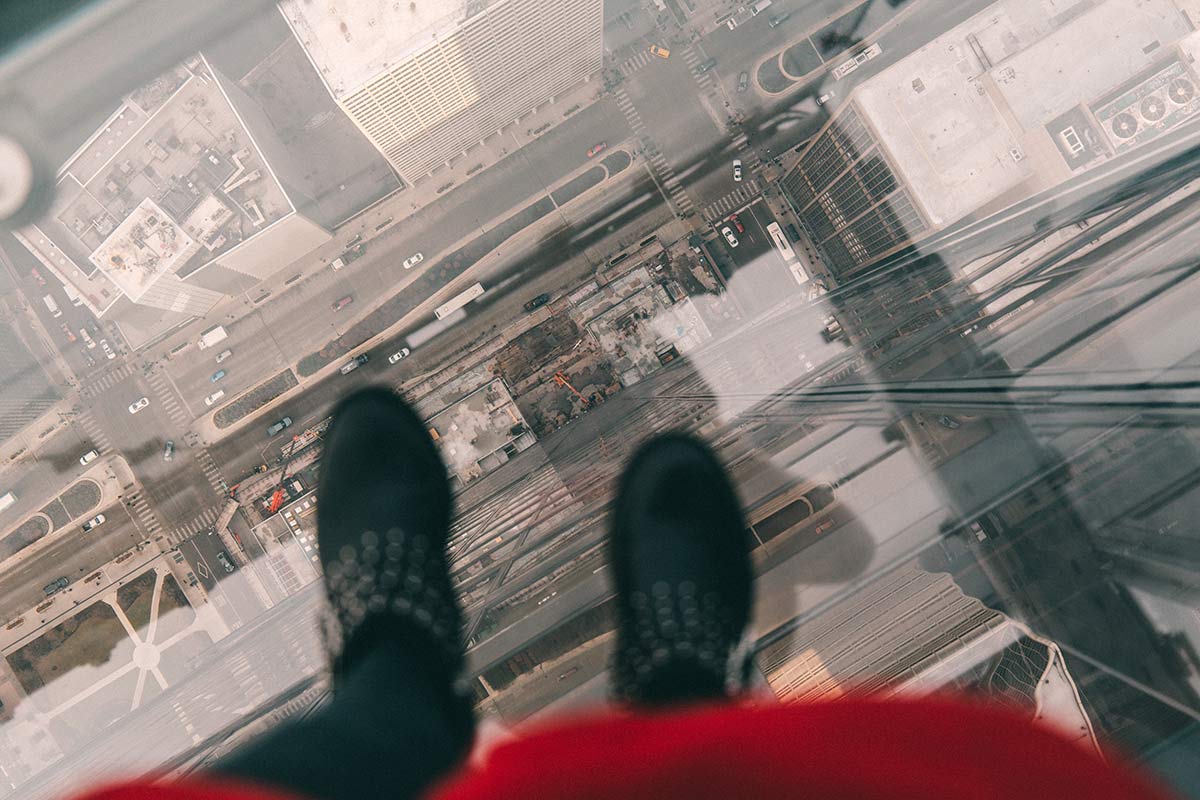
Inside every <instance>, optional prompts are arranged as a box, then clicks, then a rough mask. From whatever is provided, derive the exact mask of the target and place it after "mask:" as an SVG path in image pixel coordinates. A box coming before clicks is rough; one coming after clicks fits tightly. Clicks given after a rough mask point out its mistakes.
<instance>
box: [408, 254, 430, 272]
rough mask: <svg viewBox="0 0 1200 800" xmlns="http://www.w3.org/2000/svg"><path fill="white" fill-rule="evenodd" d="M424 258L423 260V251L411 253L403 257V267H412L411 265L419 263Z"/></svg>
mask: <svg viewBox="0 0 1200 800" xmlns="http://www.w3.org/2000/svg"><path fill="white" fill-rule="evenodd" d="M424 260H425V254H424V253H413V254H412V255H411V256H409V257H408V258H406V259H404V268H405V269H412V268H413V267H415V266H416V265H417V264H420V263H421V262H422V261H424Z"/></svg>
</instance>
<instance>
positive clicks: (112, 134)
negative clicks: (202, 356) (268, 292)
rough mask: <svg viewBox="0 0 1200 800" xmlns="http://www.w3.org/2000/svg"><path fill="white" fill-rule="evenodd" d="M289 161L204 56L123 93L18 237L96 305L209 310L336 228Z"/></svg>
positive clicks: (259, 117)
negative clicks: (314, 215) (314, 206)
mask: <svg viewBox="0 0 1200 800" xmlns="http://www.w3.org/2000/svg"><path fill="white" fill-rule="evenodd" d="M294 172H295V168H294V166H293V165H291V164H290V163H289V159H288V158H287V157H286V154H285V153H284V152H283V147H282V145H280V144H279V142H278V140H277V138H276V137H275V134H274V132H273V131H272V130H271V127H270V126H269V125H268V124H267V122H266V120H265V118H264V115H263V113H262V111H261V109H259V108H258V106H257V105H256V104H255V103H254V102H253V101H252V100H250V98H248V97H247V96H246V95H245V93H244V92H242V90H241V89H239V88H238V87H237V86H236V85H235V84H234V83H233V82H232V81H230V80H229V79H228V78H226V77H225V76H223V75H221V74H220V72H218V71H217V70H215V69H213V68H212V67H211V66H210V65H209V64H208V62H207V61H206V60H205V59H204V57H203V56H196V57H194V58H192V59H190V60H189V61H188V62H187V63H186V64H184V65H181V66H180V67H178V68H176V69H174V70H172V71H171V72H169V73H166V74H164V75H161V76H159V77H158V78H156V79H155V80H154V81H152V82H150V83H148V84H146V85H145V86H142V87H140V88H139V89H137V90H136V91H134V92H132V93H130V95H129V96H127V97H125V98H124V99H123V100H122V102H121V105H120V106H119V107H118V108H117V110H116V111H114V112H113V114H112V115H111V116H110V117H109V118H108V120H107V121H106V122H105V124H104V125H103V126H102V127H101V128H100V129H99V130H97V131H96V132H95V133H94V134H93V135H92V136H91V137H90V138H89V139H88V140H87V141H86V142H85V143H84V144H83V145H82V146H81V147H80V148H79V149H78V150H77V151H76V152H75V153H74V154H73V155H72V156H71V158H70V159H68V160H67V163H65V164H64V165H63V166H62V167H61V169H60V170H59V174H58V180H57V184H56V186H55V195H54V201H53V203H52V205H51V208H50V210H49V211H48V213H46V214H45V215H43V217H42V218H41V219H39V220H38V221H37V222H36V223H35V224H33V225H30V226H28V227H26V228H24V229H23V230H21V231H20V232H19V233H18V238H20V239H21V241H22V242H23V243H24V244H25V245H26V247H28V248H29V250H30V251H31V252H32V253H33V254H34V255H35V256H37V257H38V259H39V260H40V261H41V262H42V263H43V264H44V265H45V266H46V267H47V268H48V269H49V270H50V271H51V272H53V273H54V274H55V275H56V276H57V277H58V278H59V279H61V280H62V281H63V282H64V284H65V285H69V286H72V287H74V288H75V289H76V290H78V292H79V294H80V296H81V297H82V298H83V299H84V301H85V303H86V304H87V305H88V306H89V307H90V308H91V309H92V310H93V311H94V312H95V313H96V314H99V315H103V314H109V315H112V314H113V311H112V310H113V309H114V306H117V304H118V303H120V302H122V301H127V302H129V303H132V304H133V305H134V306H142V307H148V308H150V309H158V310H161V311H163V312H170V313H174V314H178V315H184V316H203V315H204V314H206V313H207V312H208V311H209V310H210V309H211V308H212V307H213V306H214V305H216V304H217V303H218V302H219V301H220V300H221V299H222V298H223V297H225V296H227V295H230V294H234V293H236V292H238V291H243V290H245V289H246V288H248V287H249V286H252V285H254V284H256V283H258V282H259V281H261V280H262V279H264V278H266V277H267V276H269V275H270V274H272V273H274V272H276V271H277V270H280V269H283V268H284V267H286V266H287V265H288V264H289V263H291V262H292V261H295V260H296V259H297V258H300V257H301V256H303V255H305V254H307V253H308V252H310V251H311V250H312V249H313V248H315V247H317V246H318V245H320V244H322V243H323V242H326V241H328V240H329V239H330V238H331V237H330V234H329V232H328V231H326V230H325V229H324V228H322V227H321V226H320V225H318V224H317V223H316V222H314V221H313V220H312V219H310V218H309V217H308V216H306V215H305V213H304V210H305V208H306V206H307V205H308V204H309V203H311V200H310V199H309V198H307V197H305V196H304V195H303V193H302V192H299V191H297V190H296V188H295V187H296V186H299V185H301V182H300V181H299V180H295V179H289V173H294ZM117 308H118V309H119V306H117ZM145 310H146V308H143V311H145ZM118 316H121V315H120V314H118ZM125 316H127V315H125ZM142 316H145V315H144V314H143V315H142ZM174 321H175V322H178V321H179V319H178V318H176V319H175V320H174ZM170 322H171V320H169V319H168V320H164V321H163V324H169V323H170Z"/></svg>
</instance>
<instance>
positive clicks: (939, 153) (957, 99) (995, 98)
mask: <svg viewBox="0 0 1200 800" xmlns="http://www.w3.org/2000/svg"><path fill="white" fill-rule="evenodd" d="M1190 32H1191V26H1190V23H1189V22H1188V21H1187V19H1186V18H1185V17H1184V16H1183V15H1182V14H1181V13H1180V12H1179V10H1178V9H1177V8H1176V6H1175V4H1174V3H1173V2H1172V0H1048V1H1043V0H1000V2H997V3H995V4H993V5H992V6H989V7H988V8H987V9H985V10H984V11H982V12H980V13H979V14H976V15H975V16H973V17H971V18H970V19H968V20H967V21H965V22H963V23H961V24H959V25H957V26H955V27H954V28H952V29H950V30H949V31H947V32H946V33H944V34H942V35H941V36H939V37H937V38H936V39H934V40H933V41H931V42H929V43H928V44H926V45H925V46H924V47H922V48H920V49H918V50H916V51H914V52H913V53H911V54H910V55H908V56H906V57H904V58H902V59H900V60H899V61H897V62H896V63H895V64H893V65H891V66H890V67H888V68H886V69H884V70H882V71H881V72H880V73H879V74H877V75H875V76H873V77H872V78H870V79H868V80H866V81H864V82H863V83H862V84H860V85H859V86H858V87H857V88H856V89H855V92H854V95H853V97H854V102H855V106H856V107H857V109H858V111H859V113H860V115H861V117H862V118H863V119H864V120H865V121H866V122H867V124H868V125H869V126H870V127H871V128H873V129H874V133H875V135H876V137H877V138H878V139H879V141H881V142H882V143H883V145H884V148H885V149H886V150H887V152H888V155H889V160H890V162H891V163H892V166H893V168H894V169H895V171H896V172H897V173H898V174H899V175H901V176H902V177H903V178H904V180H905V181H906V183H907V184H908V185H909V187H910V188H911V189H912V195H913V197H914V199H915V201H916V202H917V203H918V205H919V206H920V208H921V210H922V211H923V212H924V213H925V215H926V216H927V217H928V218H929V221H930V223H931V224H932V225H933V226H934V227H938V226H941V225H945V224H949V223H951V222H954V221H956V220H958V219H961V218H962V217H964V216H966V215H967V214H970V213H971V212H973V211H975V210H977V209H979V208H981V207H982V206H984V205H985V204H987V203H988V202H990V201H992V200H995V199H997V198H1001V197H1002V196H1004V195H1005V194H1006V193H1008V192H1010V190H1013V189H1015V188H1016V187H1018V186H1020V185H1022V184H1024V183H1025V182H1027V181H1034V182H1040V181H1042V180H1045V179H1052V176H1050V175H1048V165H1049V164H1050V162H1048V161H1047V160H1045V158H1044V153H1045V152H1046V150H1047V148H1050V150H1053V147H1054V145H1052V144H1049V142H1050V135H1048V134H1047V130H1048V129H1049V128H1055V129H1056V130H1058V129H1061V128H1063V127H1065V126H1066V125H1068V124H1071V123H1073V122H1074V124H1075V127H1076V128H1077V129H1078V128H1082V127H1083V125H1084V124H1085V123H1084V122H1083V121H1075V120H1074V116H1081V115H1082V112H1079V111H1077V108H1078V107H1079V106H1080V105H1081V104H1088V103H1093V102H1096V101H1097V100H1098V99H1100V97H1101V96H1102V95H1104V94H1105V93H1106V92H1111V91H1113V90H1115V89H1116V88H1118V87H1119V86H1121V85H1122V84H1124V83H1125V82H1128V81H1130V80H1132V79H1133V78H1135V76H1138V75H1139V74H1141V73H1144V72H1146V71H1147V70H1152V69H1153V68H1154V67H1155V65H1162V64H1165V63H1167V62H1170V61H1171V60H1176V61H1177V60H1178V54H1177V53H1178V51H1177V50H1176V49H1175V45H1176V44H1177V43H1179V42H1180V41H1181V40H1183V39H1184V37H1186V36H1187V35H1188V34H1189V33H1190ZM1188 111H1189V113H1190V108H1189V109H1188ZM1176 116H1178V115H1176ZM1175 121H1176V120H1175V119H1172V120H1171V122H1172V123H1174V122H1175ZM1159 127H1161V126H1159ZM1094 140H1095V137H1092V138H1090V139H1089V140H1088V142H1087V145H1088V147H1089V151H1088V152H1089V153H1090V152H1091V148H1092V146H1093V143H1094ZM1095 148H1096V149H1097V150H1098V149H1099V145H1096V146H1095ZM1031 156H1032V157H1031ZM1056 158H1057V157H1056ZM1089 158H1090V156H1089ZM1089 158H1082V157H1080V158H1076V159H1072V158H1067V156H1066V155H1064V159H1065V161H1066V164H1067V166H1069V167H1070V168H1075V167H1077V166H1081V165H1082V164H1084V163H1086V162H1087V161H1088V160H1089ZM1057 168H1058V166H1057V165H1055V166H1051V167H1049V171H1053V170H1054V169H1057Z"/></svg>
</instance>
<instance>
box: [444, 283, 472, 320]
mask: <svg viewBox="0 0 1200 800" xmlns="http://www.w3.org/2000/svg"><path fill="white" fill-rule="evenodd" d="M483 292H484V289H483V284H482V283H477V284H475V285H473V286H471V287H470V288H468V289H467V290H466V291H464V292H461V293H459V294H456V295H455V296H454V297H452V298H450V299H449V300H447V301H446V302H445V303H443V304H442V305H440V306H438V307H437V310H435V311H434V312H433V315H434V316H435V317H437V318H438V319H445V318H446V317H448V316H450V315H451V314H453V313H454V312H455V311H458V310H459V309H460V308H462V307H463V306H465V305H466V304H467V303H470V302H471V301H472V300H475V299H477V298H479V297H481V296H482V295H483Z"/></svg>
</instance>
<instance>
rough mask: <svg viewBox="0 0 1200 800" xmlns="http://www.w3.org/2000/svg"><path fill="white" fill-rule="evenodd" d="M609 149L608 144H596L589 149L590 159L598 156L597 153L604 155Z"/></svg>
mask: <svg viewBox="0 0 1200 800" xmlns="http://www.w3.org/2000/svg"><path fill="white" fill-rule="evenodd" d="M607 149H608V142H597V143H596V144H594V145H592V146H591V147H589V148H588V158H591V157H592V156H594V155H596V154H597V153H603V152H604V151H605V150H607Z"/></svg>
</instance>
